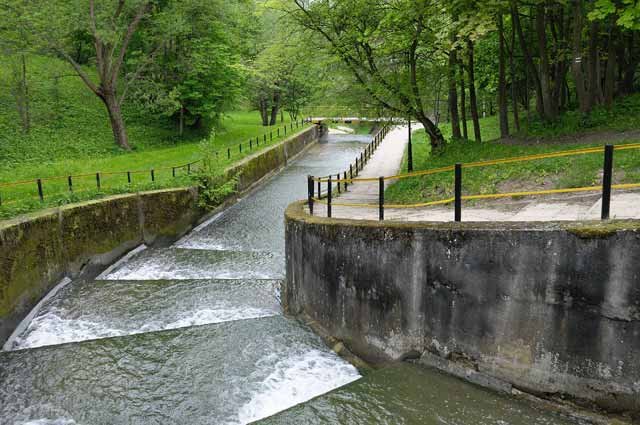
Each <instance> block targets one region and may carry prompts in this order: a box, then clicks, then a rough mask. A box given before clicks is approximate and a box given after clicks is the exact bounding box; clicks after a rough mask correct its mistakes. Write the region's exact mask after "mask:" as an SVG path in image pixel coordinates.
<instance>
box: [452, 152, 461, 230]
mask: <svg viewBox="0 0 640 425" xmlns="http://www.w3.org/2000/svg"><path fill="white" fill-rule="evenodd" d="M454 186H455V188H454V192H455V195H454V206H453V207H454V210H455V212H454V219H455V221H462V164H456V166H455V181H454Z"/></svg>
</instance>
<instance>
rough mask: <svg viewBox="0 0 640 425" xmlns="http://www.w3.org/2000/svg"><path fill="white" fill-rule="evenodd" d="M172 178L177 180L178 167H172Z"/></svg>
mask: <svg viewBox="0 0 640 425" xmlns="http://www.w3.org/2000/svg"><path fill="white" fill-rule="evenodd" d="M171 176H172V177H173V178H174V179H175V178H176V167H171Z"/></svg>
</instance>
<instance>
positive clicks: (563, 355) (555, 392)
mask: <svg viewBox="0 0 640 425" xmlns="http://www.w3.org/2000/svg"><path fill="white" fill-rule="evenodd" d="M639 230H640V222H638V221H632V222H618V223H605V224H601V223H582V224H581V223H574V224H561V223H511V224H507V223H495V224H489V223H484V224H481V223H458V224H455V223H446V224H436V223H393V222H362V221H352V220H339V219H327V218H319V217H310V216H308V215H307V214H305V213H304V212H303V203H296V204H293V205H292V206H290V207H289V209H288V210H287V213H286V255H287V277H286V282H285V284H284V285H283V289H282V300H283V304H284V306H285V311H287V312H288V313H289V314H293V315H306V316H309V317H310V318H311V319H313V320H315V321H317V322H319V323H320V325H321V326H323V327H324V328H325V331H326V332H328V333H329V334H331V335H332V336H335V337H336V338H338V339H341V340H343V341H344V342H345V345H347V347H349V348H350V349H351V350H352V351H354V352H355V353H356V354H357V355H360V356H362V357H364V358H367V359H369V360H374V361H375V360H389V359H392V360H398V359H406V358H412V359H420V361H422V362H425V363H427V364H429V365H432V366H436V367H438V368H441V369H444V370H447V371H449V372H452V373H454V374H457V375H459V376H462V377H464V378H467V379H469V380H471V381H475V382H477V383H480V384H483V385H487V386H491V387H494V388H498V389H502V390H505V391H510V390H512V389H513V388H516V389H520V390H523V391H526V392H530V393H534V394H537V395H540V396H543V397H547V398H554V397H557V398H559V399H560V398H567V397H568V398H571V399H573V400H574V401H577V402H580V403H581V404H584V405H588V406H590V407H593V406H594V405H597V406H599V407H602V408H605V409H607V410H609V411H632V412H635V414H638V413H640V233H639Z"/></svg>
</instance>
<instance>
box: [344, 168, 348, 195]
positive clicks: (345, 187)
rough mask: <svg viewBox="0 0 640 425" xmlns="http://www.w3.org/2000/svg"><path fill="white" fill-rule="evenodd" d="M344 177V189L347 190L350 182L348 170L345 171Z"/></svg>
mask: <svg viewBox="0 0 640 425" xmlns="http://www.w3.org/2000/svg"><path fill="white" fill-rule="evenodd" d="M343 179H344V191H345V192H346V191H347V188H348V187H349V183H348V182H347V172H346V171H345V172H344V177H343Z"/></svg>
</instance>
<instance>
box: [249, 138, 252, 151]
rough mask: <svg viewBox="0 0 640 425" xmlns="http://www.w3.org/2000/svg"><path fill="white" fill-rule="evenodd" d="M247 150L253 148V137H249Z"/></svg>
mask: <svg viewBox="0 0 640 425" xmlns="http://www.w3.org/2000/svg"><path fill="white" fill-rule="evenodd" d="M249 150H253V139H249Z"/></svg>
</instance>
